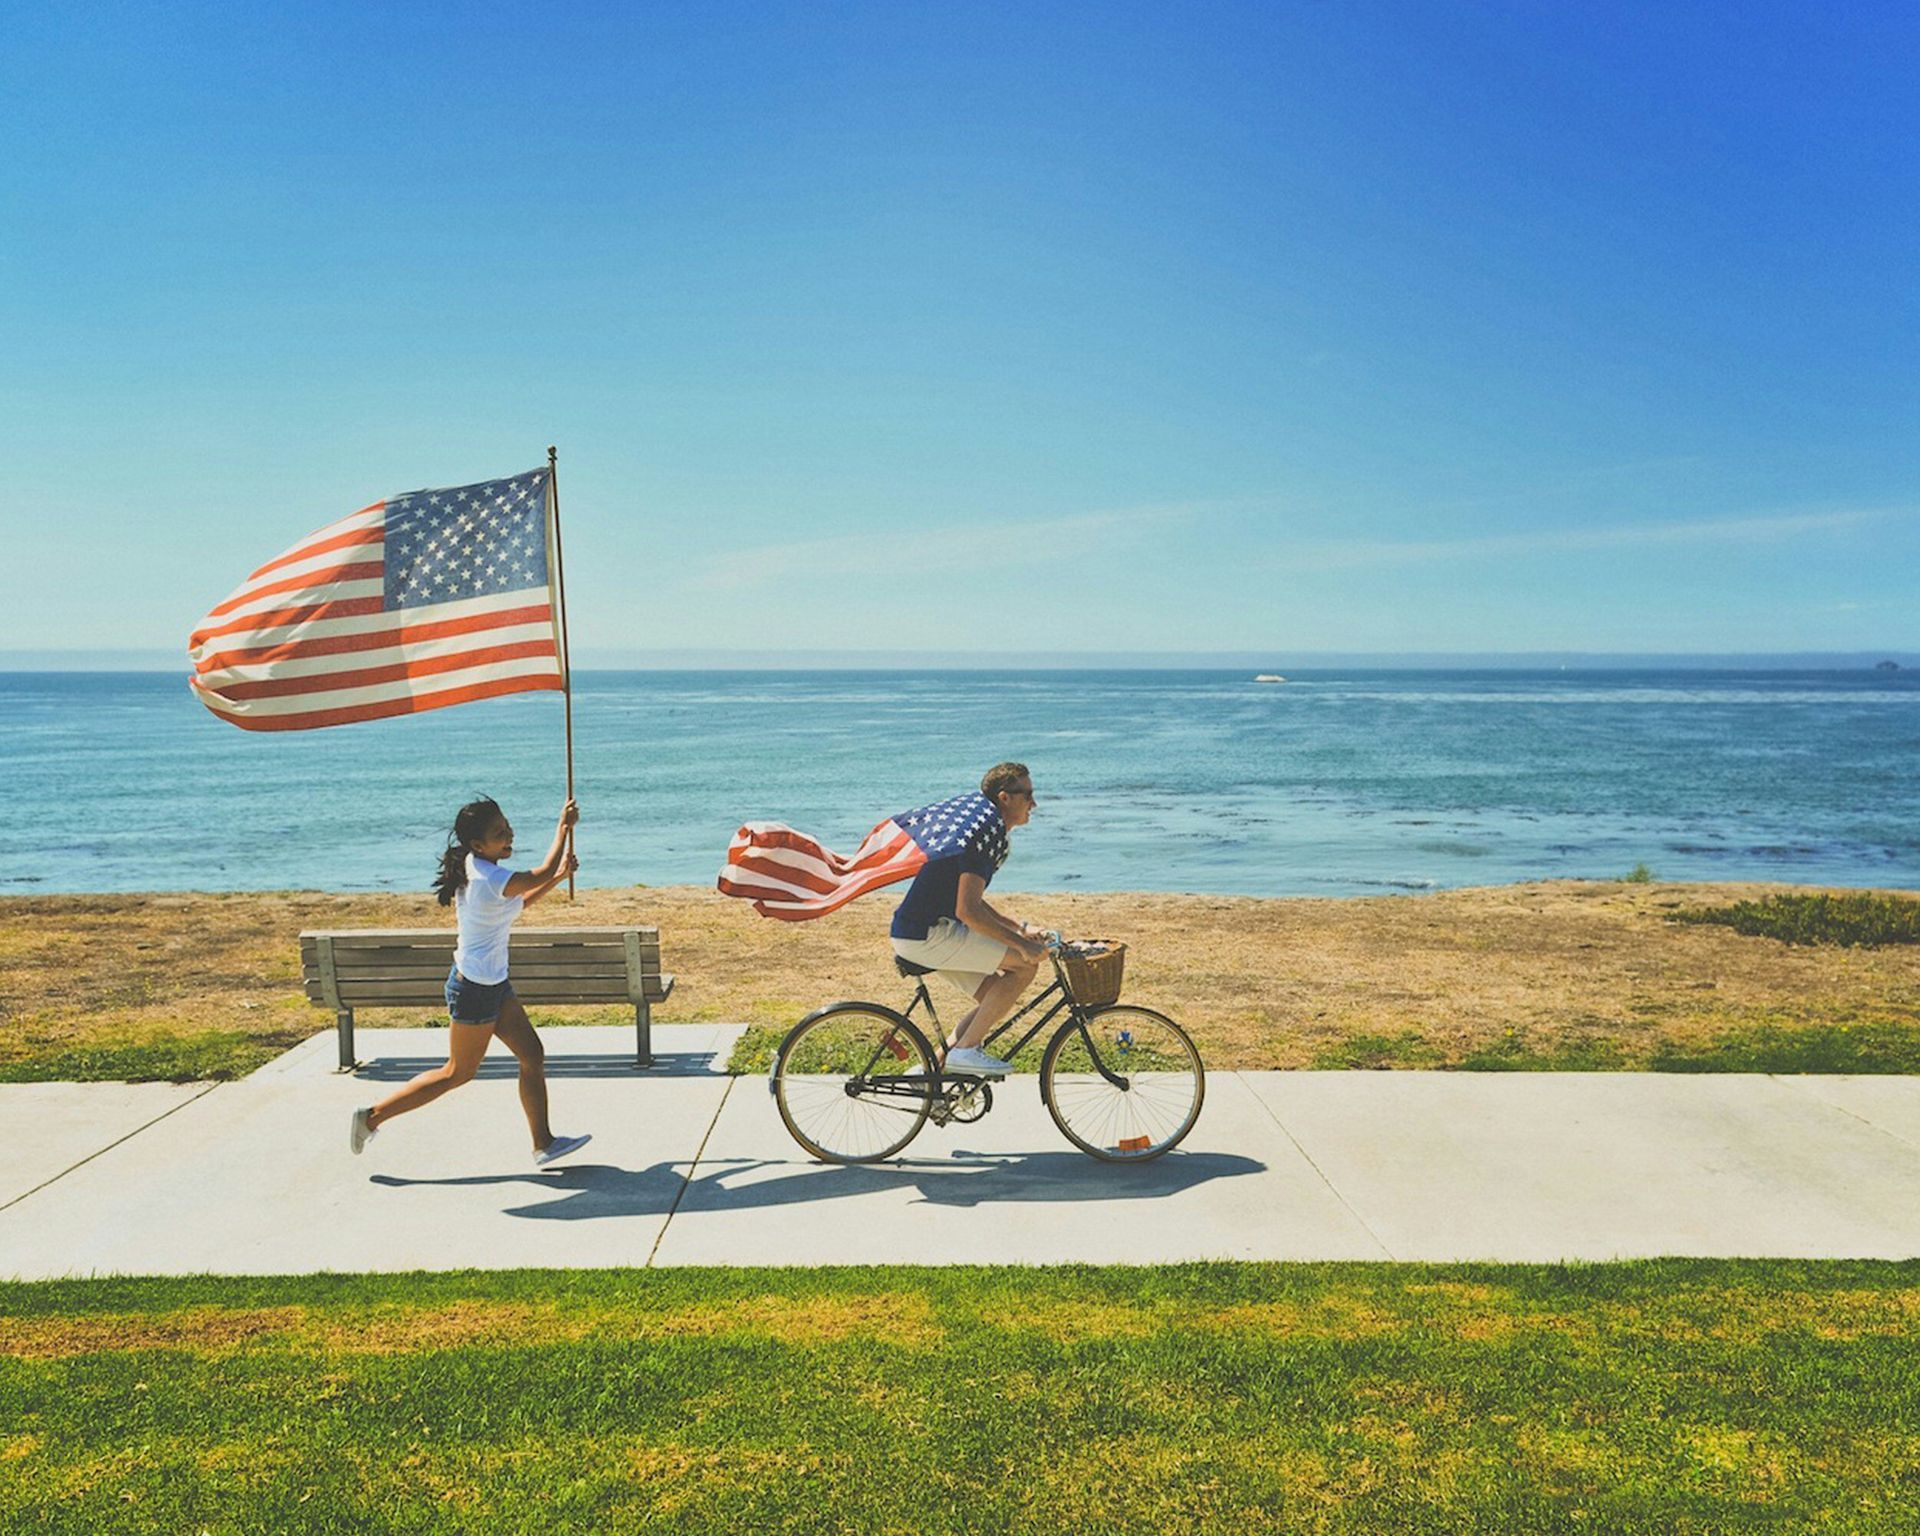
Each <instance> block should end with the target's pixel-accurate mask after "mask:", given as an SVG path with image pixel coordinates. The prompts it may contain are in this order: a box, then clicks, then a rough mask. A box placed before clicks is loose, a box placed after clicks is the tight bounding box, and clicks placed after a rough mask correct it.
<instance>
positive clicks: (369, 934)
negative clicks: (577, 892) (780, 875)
mask: <svg viewBox="0 0 1920 1536" xmlns="http://www.w3.org/2000/svg"><path fill="white" fill-rule="evenodd" d="M628 933H638V934H639V935H640V936H641V937H642V938H644V939H647V940H649V941H651V942H652V943H655V944H657V943H659V942H660V930H659V929H658V928H655V927H652V926H650V925H647V924H644V923H642V924H636V925H634V926H633V927H632V928H515V929H514V930H513V939H512V942H513V944H514V945H515V946H516V947H518V946H519V945H522V944H535V945H538V944H613V945H615V946H616V947H617V946H618V945H620V944H621V943H622V942H623V939H624V935H626V934H628ZM322 934H325V935H326V936H327V937H328V938H330V939H332V940H333V947H334V949H335V950H336V951H340V950H348V949H378V948H380V947H381V946H383V945H390V944H391V945H398V946H399V947H401V948H403V949H411V948H420V947H423V946H425V947H431V946H433V945H435V944H452V943H453V941H454V937H455V935H454V930H453V929H452V928H310V929H308V930H306V931H305V932H304V933H302V934H301V935H300V942H301V944H302V945H303V946H304V945H305V944H306V943H307V942H308V941H309V940H312V939H317V938H319V937H320V936H321V935H322Z"/></svg>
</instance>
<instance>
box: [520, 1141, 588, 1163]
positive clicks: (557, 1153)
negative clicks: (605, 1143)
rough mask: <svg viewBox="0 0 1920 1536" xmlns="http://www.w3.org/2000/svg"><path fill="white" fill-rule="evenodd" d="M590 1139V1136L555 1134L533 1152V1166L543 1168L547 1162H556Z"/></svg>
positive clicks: (577, 1149)
mask: <svg viewBox="0 0 1920 1536" xmlns="http://www.w3.org/2000/svg"><path fill="white" fill-rule="evenodd" d="M592 1140H593V1138H592V1137H591V1136H556V1137H554V1138H553V1140H552V1141H550V1142H548V1143H547V1144H546V1145H545V1146H544V1147H542V1148H541V1149H540V1150H539V1151H538V1152H536V1153H534V1154H533V1162H534V1166H535V1167H536V1168H544V1167H546V1166H547V1164H548V1163H557V1162H558V1161H559V1160H560V1159H561V1158H563V1157H565V1156H566V1155H567V1154H568V1153H570V1152H578V1151H579V1150H580V1149H581V1148H582V1147H584V1146H585V1145H586V1144H587V1143H588V1142H590V1141H592Z"/></svg>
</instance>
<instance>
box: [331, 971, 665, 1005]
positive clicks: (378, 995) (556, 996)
mask: <svg viewBox="0 0 1920 1536" xmlns="http://www.w3.org/2000/svg"><path fill="white" fill-rule="evenodd" d="M666 983H667V978H665V977H662V978H661V979H660V983H659V985H657V986H656V985H655V984H654V983H653V982H652V981H648V982H647V983H646V985H645V987H644V990H643V992H642V996H644V997H645V998H646V1000H647V1001H648V1002H650V1003H658V1002H664V1001H665V1000H666V997H667V993H668V990H669V988H668V987H667V985H666ZM513 991H514V995H515V996H516V997H518V998H519V999H520V1000H521V1001H522V1002H530V1003H628V1002H632V1001H633V999H632V997H631V996H629V994H628V992H627V984H626V982H625V981H624V980H621V981H612V980H609V981H603V982H595V983H593V984H591V985H588V986H581V985H580V984H579V983H577V982H552V981H529V982H520V981H516V982H514V984H513ZM306 994H307V998H308V1000H309V1001H310V1002H315V1003H321V1002H325V1001H326V999H325V998H324V997H323V996H321V993H320V988H319V986H318V985H317V984H313V983H310V984H309V985H308V986H307V988H306ZM345 1000H346V1003H347V1005H348V1006H349V1007H352V1008H393V1007H402V1006H409V1007H410V1006H412V1005H414V1004H419V1005H421V1006H423V1007H432V1008H434V1009H435V1010H436V1011H438V1010H442V1009H444V1008H445V1006H446V995H445V992H444V990H443V989H442V988H440V987H439V986H437V985H433V984H430V983H426V982H407V981H382V982H377V983H370V984H368V985H366V986H362V987H356V988H354V989H353V990H351V991H349V992H347V993H346V994H345Z"/></svg>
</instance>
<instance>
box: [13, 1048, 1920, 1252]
mask: <svg viewBox="0 0 1920 1536" xmlns="http://www.w3.org/2000/svg"><path fill="white" fill-rule="evenodd" d="M736 1034H737V1031H736V1030H734V1029H731V1028H726V1027H720V1026H691V1025H677V1026H660V1027H656V1029H655V1031H654V1037H655V1043H656V1048H657V1049H658V1050H659V1052H660V1060H661V1065H660V1066H659V1067H658V1068H657V1069H656V1070H655V1071H654V1072H652V1073H638V1072H635V1071H633V1070H632V1068H631V1066H630V1062H629V1058H628V1057H626V1056H625V1055H623V1054H622V1052H621V1049H620V1047H621V1044H622V1042H621V1039H620V1036H619V1034H618V1032H617V1031H612V1030H599V1029H591V1028H560V1029H552V1030H547V1031H543V1035H544V1037H545V1039H546V1041H547V1045H548V1052H549V1060H548V1064H549V1068H550V1073H551V1076H552V1079H553V1081H552V1102H553V1107H554V1124H555V1127H556V1128H557V1129H559V1130H561V1131H575V1130H589V1131H592V1132H593V1137H594V1139H593V1143H592V1145H591V1146H589V1147H588V1148H587V1149H586V1150H585V1151H584V1152H582V1153H581V1154H580V1155H579V1156H578V1157H577V1158H575V1159H573V1160H571V1161H570V1162H566V1163H561V1164H558V1165H556V1166H554V1167H553V1168H549V1169H539V1170H536V1169H535V1168H534V1167H533V1165H532V1161H531V1158H530V1155H529V1150H528V1147H527V1144H526V1139H525V1137H526V1132H525V1125H524V1122H523V1121H522V1119H521V1117H520V1111H519V1107H518V1104H517V1102H516V1100H515V1093H514V1084H513V1064H512V1061H511V1059H510V1058H508V1057H506V1056H505V1055H504V1053H501V1052H498V1051H496V1053H495V1055H494V1056H492V1057H490V1058H489V1060H488V1062H487V1065H486V1067H485V1069H484V1070H483V1073H482V1076H481V1078H480V1079H479V1080H478V1081H477V1082H475V1083H473V1084H472V1085H470V1086H468V1087H466V1088H463V1089H461V1090H459V1091H458V1092H456V1093H454V1094H452V1095H450V1096H448V1097H447V1098H446V1099H444V1100H442V1101H441V1102H439V1103H437V1104H435V1105H433V1106H431V1107H430V1108H428V1109H426V1110H423V1111H421V1112H420V1113H418V1114H416V1115H411V1116H408V1117H407V1118H405V1119H403V1120H398V1121H395V1122H394V1124H393V1125H392V1126H391V1127H390V1128H389V1129H387V1130H386V1131H384V1132H382V1133H381V1135H380V1136H379V1137H377V1138H376V1139H375V1140H374V1142H373V1143H372V1145H371V1146H370V1147H369V1148H368V1149H367V1152H366V1154H365V1155H364V1156H362V1157H358V1158H356V1157H353V1156H351V1155H349V1153H348V1151H347V1146H346V1127H347V1116H348V1112H349V1110H350V1109H352V1108H353V1107H354V1106H355V1105H358V1104H364V1103H368V1102H371V1101H372V1100H373V1099H374V1098H377V1097H379V1096H380V1095H381V1094H384V1093H386V1092H388V1091H390V1088H391V1086H392V1084H394V1083H396V1082H400V1081H404V1080H405V1079H406V1078H407V1077H409V1076H411V1075H412V1074H413V1073H414V1072H415V1071H418V1070H419V1069H420V1068H421V1067H423V1066H428V1065H436V1064H438V1062H439V1061H440V1060H442V1059H443V1056H444V1046H445V1031H444V1030H424V1029H423V1030H365V1031H363V1032H362V1033H361V1035H360V1037H359V1039H360V1046H361V1049H362V1051H363V1052H366V1053H367V1054H368V1055H369V1056H370V1057H372V1058H373V1059H372V1060H371V1061H370V1062H369V1065H368V1066H367V1067H366V1068H363V1069H362V1071H361V1072H360V1073H359V1074H358V1075H357V1076H355V1077H342V1076H339V1075H337V1074H336V1073H334V1072H333V1071H332V1070H331V1059H332V1058H331V1052H332V1039H333V1037H332V1035H331V1034H326V1035H320V1036H316V1037H314V1039H312V1040H310V1041H308V1042H306V1043H305V1044H304V1045H301V1046H299V1047H297V1048H296V1049H295V1050H293V1051H291V1052H289V1053H288V1054H287V1055H285V1056H283V1057H281V1058H280V1059H279V1060H278V1061H275V1062H273V1063H271V1064H269V1065H268V1066H267V1067H265V1068H263V1069H261V1070H260V1071H259V1072H257V1073H255V1074H254V1075H253V1076H252V1077H249V1078H246V1079H245V1080H243V1081H240V1082H235V1083H222V1084H217V1085H207V1084H190V1085H186V1086H171V1085H165V1084H134V1085H120V1084H28V1085H21V1086H0V1111H4V1114H5V1123H6V1125H7V1128H8V1131H9V1134H8V1135H7V1136H6V1137H5V1138H4V1142H3V1143H0V1275H5V1276H9V1277H13V1278H22V1279H30V1278H43V1277H51V1276H61V1275H86V1274H106V1273H127V1274H182V1273H195V1272H212V1273H226V1274H267V1273H295V1272H308V1271H315V1270H397V1269H456V1268H466V1267H475V1268H489V1269H496V1268H512V1267H519V1266H524V1265H535V1266H546V1265H555V1266H580V1265H646V1264H823V1263H933V1264H940V1263H1061V1262H1087V1263H1136V1264H1138V1263H1160V1262H1168V1261H1175V1260H1182V1259H1212V1258H1219V1259H1424V1260H1456V1259H1491V1260H1520V1261H1550V1260H1559V1259H1611V1258H1623V1257H1646V1256H1653V1255H1660V1254H1683V1255H1727V1256H1781V1257H1834V1258H1869V1257H1871V1258H1908V1257H1913V1256H1916V1255H1920V1078H1896V1077H1761V1076H1698V1077H1693V1076H1667V1075H1653V1074H1638V1073H1633V1074H1629V1073H1584V1074H1548V1073H1511V1074H1477V1073H1439V1072H1217V1073H1213V1074H1210V1075H1209V1077H1208V1080H1207V1105H1206V1110H1205V1112H1204V1114H1203V1115H1202V1116H1201V1119H1200V1123H1199V1125H1198V1127H1197V1128H1196V1129H1195V1131H1194V1132H1193V1134H1192V1135H1191V1136H1190V1137H1189V1138H1188V1140H1187V1142H1186V1143H1185V1144H1184V1145H1183V1146H1182V1147H1181V1148H1180V1149H1179V1150H1178V1151H1176V1152H1175V1153H1173V1154H1172V1155H1170V1156H1168V1157H1166V1158H1163V1159H1161V1160H1159V1161H1158V1162H1154V1163H1150V1164H1146V1165H1143V1166H1140V1167H1115V1166H1111V1165H1107V1164H1102V1163H1096V1162H1094V1161H1093V1160H1091V1159H1089V1158H1086V1157H1083V1156H1082V1155H1081V1154H1079V1153H1078V1152H1076V1151H1074V1150H1073V1149H1072V1148H1071V1147H1070V1146H1068V1144H1067V1143H1066V1142H1065V1141H1064V1140H1063V1139H1062V1138H1061V1136H1060V1134H1059V1132H1058V1131H1057V1130H1055V1128H1054V1126H1053V1123H1052V1121H1051V1120H1050V1119H1049V1118H1048V1116H1047V1113H1046V1110H1045V1109H1044V1107H1043V1106H1042V1105H1041V1104H1040V1102H1039V1095H1038V1093H1037V1091H1036V1087H1035V1080H1034V1079H1033V1078H1031V1077H1019V1078H1015V1079H1013V1080H1012V1081H1011V1082H1010V1083H1008V1084H1007V1085H1006V1087H1005V1088H1004V1089H1003V1090H1002V1091H1001V1092H1000V1094H999V1096H998V1098H997V1100H996V1103H995V1106H994V1110H993V1113H992V1114H990V1115H988V1116H987V1117H986V1118H985V1119H984V1120H981V1121H979V1122H977V1123H975V1124H973V1125H965V1126H954V1127H951V1128H949V1129H945V1130H942V1129H939V1128H936V1127H934V1126H932V1125H929V1126H928V1127H927V1128H926V1129H925V1130H924V1131H923V1132H922V1133H921V1135H920V1137H919V1139H918V1140H917V1141H915V1142H914V1143H913V1145H912V1146H911V1147H910V1148H909V1149H908V1155H907V1156H906V1157H905V1158H903V1159H901V1160H899V1161H896V1162H893V1163H889V1164H885V1165H883V1166H879V1167H873V1168H831V1167H823V1166H821V1165H819V1164H816V1163H813V1162H811V1161H809V1160H808V1159H807V1158H806V1157H805V1156H804V1154H802V1153H801V1151H800V1150H799V1148H798V1147H797V1146H795V1145H794V1143H793V1142H792V1141H791V1140H790V1139H789V1138H788V1136H787V1134H786V1131H785V1129H784V1128H783V1127H782V1126H781V1124H780V1120H779V1116H778V1114H777V1113H776V1112H775V1110H774V1106H773V1102H772V1100H771V1099H770V1098H769V1096H768V1093H767V1088H766V1081H765V1079H764V1078H759V1077H755V1078H740V1079H734V1078H729V1077H727V1076H726V1075H724V1073H723V1072H722V1071H721V1070H720V1069H721V1067H722V1066H723V1065H724V1063H725V1060H726V1057H727V1052H728V1050H729V1049H730V1048H731V1046H732V1043H733V1040H734V1038H735V1036H736Z"/></svg>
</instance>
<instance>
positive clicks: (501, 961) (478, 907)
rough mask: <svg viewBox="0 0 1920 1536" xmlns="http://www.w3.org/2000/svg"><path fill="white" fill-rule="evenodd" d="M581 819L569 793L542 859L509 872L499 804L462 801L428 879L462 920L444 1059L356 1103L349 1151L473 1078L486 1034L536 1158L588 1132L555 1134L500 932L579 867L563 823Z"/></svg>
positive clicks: (539, 1055) (536, 1044) (509, 830)
mask: <svg viewBox="0 0 1920 1536" xmlns="http://www.w3.org/2000/svg"><path fill="white" fill-rule="evenodd" d="M579 819H580V808H579V807H578V806H576V805H575V804H574V803H573V802H572V801H571V800H569V801H568V802H567V803H566V804H565V805H564V806H563V807H561V810H560V824H559V826H558V827H556V828H555V829H554V834H553V847H551V848H550V849H548V850H547V856H546V858H544V859H543V860H541V861H540V863H539V864H538V865H536V866H535V867H534V868H532V869H524V870H519V871H517V872H516V871H514V870H509V869H507V868H505V867H504V861H505V860H506V859H508V858H510V857H511V856H512V854H513V827H512V826H511V825H510V824H509V823H508V821H507V818H506V816H505V815H504V814H502V812H501V810H500V807H499V806H498V805H496V804H494V802H493V801H491V800H475V801H474V802H472V803H471V804H470V805H463V806H461V807H460V814H459V815H458V816H456V817H454V819H453V836H452V837H450V838H449V839H448V840H447V851H446V852H445V853H444V854H443V855H442V856H441V859H440V873H439V874H438V875H437V876H435V877H434V882H433V889H434V892H435V894H437V895H438V896H439V898H440V905H441V906H443V907H444V906H448V905H451V906H452V908H453V912H454V917H455V920H456V921H457V922H458V924H459V927H460V938H459V942H458V943H457V944H456V946H455V947H454V951H453V969H452V970H451V971H449V972H448V973H447V1016H448V1018H449V1019H450V1020H451V1021H452V1024H451V1031H452V1032H451V1035H450V1037H449V1040H448V1045H447V1064H446V1065H445V1066H444V1067H436V1068H434V1069H433V1070H432V1071H429V1072H422V1073H421V1074H420V1075H419V1076H418V1077H416V1078H415V1079H414V1080H413V1081H412V1082H410V1083H408V1084H407V1085H406V1086H405V1087H404V1088H401V1089H399V1090H398V1091H396V1092H394V1093H391V1094H389V1095H388V1096H387V1097H386V1098H384V1099H382V1100H381V1101H380V1102H379V1103H378V1104H375V1105H373V1106H372V1107H371V1108H369V1109H356V1110H355V1111H354V1112H353V1126H352V1129H351V1131H350V1133H349V1135H348V1145H349V1146H351V1147H352V1148H353V1150H354V1151H355V1152H359V1151H361V1150H362V1149H363V1148H364V1147H365V1146H366V1144H367V1141H368V1139H369V1138H370V1137H372V1135H373V1134H374V1133H375V1132H376V1131H378V1130H379V1129H380V1127H381V1126H383V1125H385V1124H386V1123H387V1122H388V1121H389V1120H391V1119H392V1118H393V1117H394V1116H395V1115H404V1114H405V1113H406V1112H407V1111H408V1110H410V1109H418V1108H419V1107H420V1106H421V1105H422V1104H431V1103H432V1102H433V1101H434V1100H435V1099H437V1098H439V1097H440V1095H441V1094H443V1093H445V1092H446V1091H447V1090H448V1089H450V1088H458V1087H459V1086H460V1085H461V1084H462V1083H466V1082H471V1081H472V1080H473V1075H474V1073H475V1072H477V1071H479V1070H480V1058H481V1057H482V1056H484V1055H486V1054H487V1042H488V1041H490V1040H493V1039H496V1038H497V1039H498V1040H499V1041H500V1043H501V1044H502V1045H504V1046H506V1048H507V1049H508V1050H510V1051H512V1052H513V1054H514V1056H515V1057H516V1058H517V1059H518V1060H519V1062H520V1107H521V1108H522V1109H524V1110H525V1111H526V1112H527V1128H528V1129H529V1130H531V1131H532V1132H533V1160H534V1162H535V1163H538V1164H541V1165H542V1166H544V1165H545V1164H547V1163H551V1162H553V1161H554V1160H555V1159H557V1158H562V1157H565V1156H566V1155H567V1154H568V1153H569V1152H578V1151H579V1150H580V1149H581V1148H582V1147H584V1146H585V1145H586V1144H587V1143H588V1142H589V1141H591V1140H592V1139H593V1138H592V1137H590V1136H556V1135H554V1134H553V1127H552V1126H550V1125H548V1124H547V1072H546V1059H547V1053H546V1049H545V1047H543V1046H542V1045H541V1044H540V1037H539V1035H537V1034H536V1033H534V1028H533V1025H532V1024H531V1023H530V1022H528V1019H527V1010H526V1009H524V1008H522V1007H521V1006H520V1000H519V999H518V998H516V997H515V996H514V995H513V983H512V982H510V981H508V980H507V934H508V931H509V930H510V929H511V928H512V927H513V920H514V919H515V918H516V917H518V916H519V915H520V909H521V908H522V907H524V906H525V905H526V904H527V903H528V902H530V901H538V900H539V899H540V898H541V897H542V896H544V895H546V894H547V892H548V891H550V890H552V889H553V888H554V887H555V886H556V885H558V884H559V883H560V882H561V881H562V880H564V879H566V878H567V876H568V875H570V874H572V873H573V871H574V870H576V869H578V868H579V867H580V861H579V860H578V859H576V858H574V856H573V855H572V854H570V853H569V852H567V829H568V828H569V827H571V826H572V825H573V824H574V823H575V822H576V821H578V820H579Z"/></svg>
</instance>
